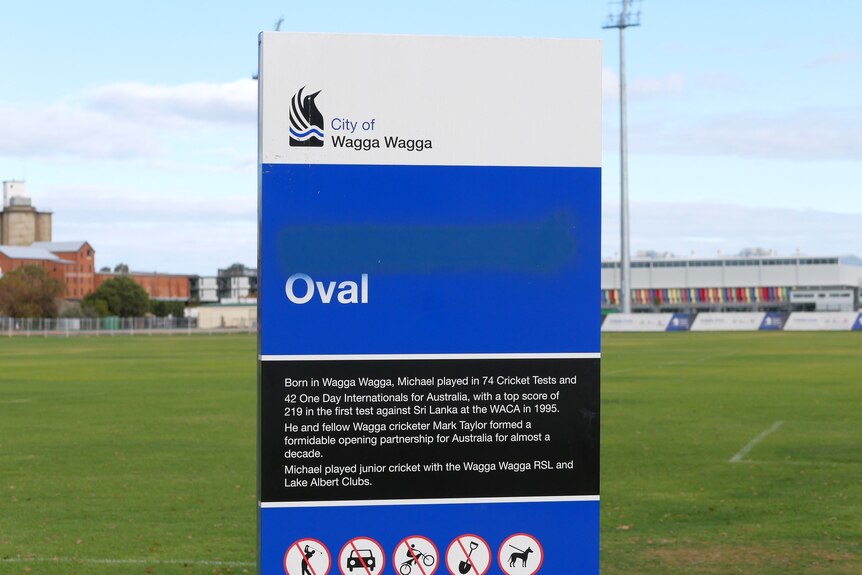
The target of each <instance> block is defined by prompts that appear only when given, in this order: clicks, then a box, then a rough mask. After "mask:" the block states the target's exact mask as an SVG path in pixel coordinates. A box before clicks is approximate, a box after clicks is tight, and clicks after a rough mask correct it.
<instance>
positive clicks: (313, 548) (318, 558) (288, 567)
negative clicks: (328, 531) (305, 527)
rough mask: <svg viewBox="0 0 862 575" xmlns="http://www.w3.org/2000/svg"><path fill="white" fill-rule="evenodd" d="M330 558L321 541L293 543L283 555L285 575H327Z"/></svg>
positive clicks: (330, 563) (302, 540) (330, 565)
mask: <svg viewBox="0 0 862 575" xmlns="http://www.w3.org/2000/svg"><path fill="white" fill-rule="evenodd" d="M330 567H332V556H331V555H330V554H329V549H327V548H326V545H325V544H324V543H323V542H322V541H318V540H317V539H311V538H305V539H299V540H298V541H294V542H293V543H292V544H291V545H289V546H288V548H287V551H286V552H285V553H284V572H285V574H286V575H327V574H328V573H329V569H330Z"/></svg>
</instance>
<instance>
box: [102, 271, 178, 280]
mask: <svg viewBox="0 0 862 575" xmlns="http://www.w3.org/2000/svg"><path fill="white" fill-rule="evenodd" d="M96 275H97V276H111V277H120V276H129V277H171V278H185V279H188V278H189V274H173V273H163V272H134V271H130V272H96Z"/></svg>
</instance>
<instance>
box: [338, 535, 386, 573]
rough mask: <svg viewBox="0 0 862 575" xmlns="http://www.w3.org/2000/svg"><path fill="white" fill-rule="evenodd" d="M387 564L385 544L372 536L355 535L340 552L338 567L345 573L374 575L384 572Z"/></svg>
mask: <svg viewBox="0 0 862 575" xmlns="http://www.w3.org/2000/svg"><path fill="white" fill-rule="evenodd" d="M385 566H386V554H385V553H384V552H383V546H382V545H380V543H378V542H377V541H375V540H374V539H372V538H371V537H354V538H353V539H351V540H350V541H348V542H347V543H345V544H344V547H342V548H341V552H340V553H339V554H338V568H339V569H341V573H343V575H354V573H353V570H354V569H357V570H358V573H357V574H355V575H373V573H383V567H385Z"/></svg>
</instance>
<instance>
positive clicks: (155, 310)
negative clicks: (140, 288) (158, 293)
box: [150, 299, 186, 317]
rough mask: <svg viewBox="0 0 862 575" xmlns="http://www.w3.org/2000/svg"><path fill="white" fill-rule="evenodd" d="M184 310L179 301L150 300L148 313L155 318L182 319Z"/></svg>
mask: <svg viewBox="0 0 862 575" xmlns="http://www.w3.org/2000/svg"><path fill="white" fill-rule="evenodd" d="M185 309H186V306H185V304H184V303H183V302H181V301H161V300H155V299H153V300H150V313H151V314H153V315H154V316H156V317H168V316H173V317H183V314H184V312H185Z"/></svg>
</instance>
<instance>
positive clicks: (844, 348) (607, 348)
mask: <svg viewBox="0 0 862 575" xmlns="http://www.w3.org/2000/svg"><path fill="white" fill-rule="evenodd" d="M603 372H604V376H603V405H602V409H603V413H602V420H603V421H602V433H603V437H602V450H603V451H602V513H603V517H602V522H603V525H602V572H603V573H605V574H627V575H631V574H641V573H642V574H650V575H653V574H660V575H664V574H670V575H674V574H700V573H702V574H734V573H739V574H746V575H770V574H776V575H777V574H782V575H784V574H787V573H793V574H796V573H805V574H824V575H826V574H829V575H843V574H854V575H858V574H859V573H862V334H857V333H819V334H802V333H752V334H694V333H677V334H654V335H648V334H616V335H612V336H606V337H605V338H604V355H603ZM779 422H780V423H779ZM767 431H771V432H770V433H769V434H766V435H763V434H764V432H767ZM746 449H747V451H746ZM734 456H737V459H740V458H741V461H738V462H731V461H730V460H731V459H732V458H734ZM254 545H255V340H254V339H253V337H251V336H208V337H207V336H203V337H186V336H174V337H146V336H141V337H135V338H128V337H123V338H120V337H118V338H70V339H50V338H49V339H42V338H34V339H25V338H17V339H16V338H12V339H7V338H3V339H0V574H4V575H5V574H6V573H37V574H42V573H44V574H48V575H51V574H63V575H70V574H78V575H107V574H111V575H113V574H117V573H157V574H167V575H171V574H176V573H182V574H189V573H201V574H203V573H215V574H218V573H224V574H228V573H252V572H253V571H254V567H253V562H254ZM438 573H440V574H441V575H442V571H438Z"/></svg>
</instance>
